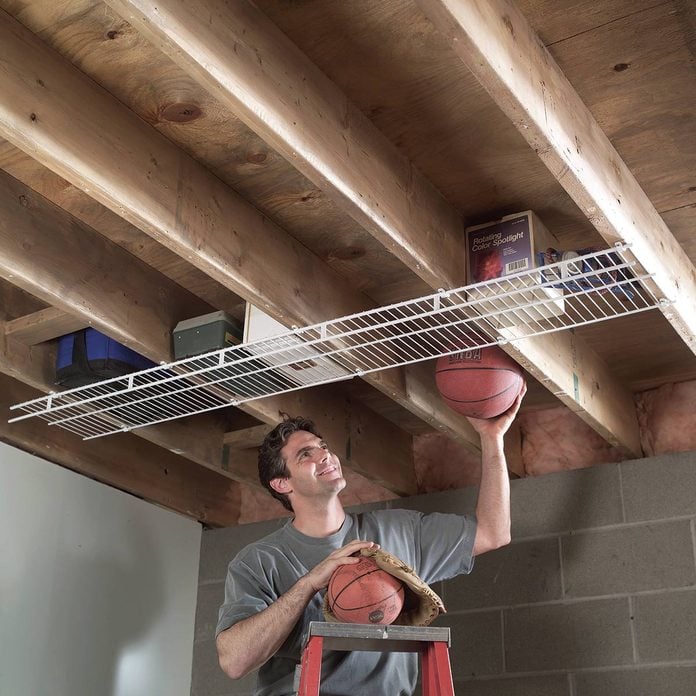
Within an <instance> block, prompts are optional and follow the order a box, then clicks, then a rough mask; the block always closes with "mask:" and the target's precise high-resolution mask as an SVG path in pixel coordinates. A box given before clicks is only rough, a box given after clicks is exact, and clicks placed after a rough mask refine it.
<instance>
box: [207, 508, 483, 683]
mask: <svg viewBox="0 0 696 696" xmlns="http://www.w3.org/2000/svg"><path fill="white" fill-rule="evenodd" d="M475 533H476V519H475V518H474V517H470V516H461V515H450V514H442V513H431V514H428V515H424V514H423V513H420V512H416V511H412V510H375V511H373V512H367V513H362V514H354V513H349V514H347V515H346V519H345V521H344V523H343V525H342V527H341V529H339V530H338V531H337V532H336V533H335V534H332V535H331V536H328V537H321V538H315V537H309V536H306V535H304V534H302V533H301V532H299V531H298V530H297V529H295V527H294V526H293V525H292V522H291V521H289V522H288V523H287V524H286V525H285V526H284V527H282V528H281V529H279V530H277V531H276V532H273V533H272V534H269V535H268V536H266V537H264V538H263V539H260V540H259V541H257V542H254V543H253V544H250V545H249V546H246V547H245V548H244V549H242V550H241V551H240V552H239V553H238V554H237V556H236V557H235V558H234V560H232V562H231V563H230V564H229V567H228V572H227V581H226V583H225V603H224V604H223V605H222V606H221V607H220V615H219V620H218V625H217V631H216V635H217V634H218V633H220V631H224V630H226V629H227V628H229V627H230V626H232V625H233V624H235V623H237V622H238V621H241V620H242V619H245V618H247V617H249V616H253V615H254V614H257V613H258V612H260V611H262V610H263V609H265V608H266V607H268V606H269V605H271V604H272V603H273V602H274V601H275V600H276V599H278V597H280V595H282V594H283V593H285V592H287V591H288V590H289V589H290V588H291V587H292V586H293V585H294V584H295V583H296V582H297V581H298V580H299V579H300V578H301V577H302V576H303V575H306V574H307V573H308V572H309V571H310V570H311V569H312V568H314V566H316V565H317V564H318V563H320V562H321V561H323V560H324V559H325V558H326V557H327V556H328V555H329V554H330V553H331V552H332V551H333V550H335V549H337V548H340V547H342V546H344V545H345V544H347V543H348V542H349V541H352V540H354V539H362V540H364V541H374V542H376V543H378V544H379V545H380V546H381V547H382V548H383V549H384V550H385V551H389V552H390V553H393V554H394V555H395V556H398V557H399V558H400V559H401V560H402V561H404V562H405V563H407V564H408V565H410V566H411V567H412V568H414V569H415V571H416V573H418V575H419V576H420V578H421V579H422V580H423V581H425V582H426V583H428V584H431V583H433V582H437V581H439V580H446V579H448V578H452V577H454V576H455V575H459V574H461V573H469V572H471V569H472V567H473V546H474V537H475ZM322 601H323V593H321V592H318V593H317V594H316V595H315V596H314V597H313V598H312V600H311V601H310V602H309V604H308V605H307V608H306V610H305V612H304V616H303V617H302V619H301V620H300V621H299V622H298V623H297V625H296V626H295V628H294V629H293V630H292V631H291V633H290V635H289V636H288V638H287V640H286V641H285V643H284V644H283V645H282V646H281V647H280V649H279V650H278V652H277V653H276V654H275V655H274V656H273V657H272V658H271V659H270V660H269V661H268V662H266V664H264V665H263V666H262V667H261V668H260V670H259V676H258V682H257V690H256V692H255V693H256V694H257V696H290V695H292V694H293V678H294V673H295V666H296V665H297V664H299V662H300V653H301V648H302V645H301V641H302V637H303V634H304V633H305V632H306V630H307V628H308V626H309V622H310V621H322V620H323V615H322V611H321V606H322ZM417 672H418V656H417V655H416V653H397V652H391V653H389V652H386V653H381V652H363V651H354V652H340V651H326V652H325V653H324V657H323V661H322V678H321V693H322V696H357V695H358V694H360V696H410V695H411V694H412V693H413V690H414V688H415V684H416V679H417Z"/></svg>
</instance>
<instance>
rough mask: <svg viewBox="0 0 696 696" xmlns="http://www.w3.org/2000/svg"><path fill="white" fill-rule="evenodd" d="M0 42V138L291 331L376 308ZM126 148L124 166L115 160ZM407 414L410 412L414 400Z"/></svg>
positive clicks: (155, 137) (109, 108)
mask: <svg viewBox="0 0 696 696" xmlns="http://www.w3.org/2000/svg"><path fill="white" fill-rule="evenodd" d="M0 38H2V42H3V49H4V51H5V55H6V60H7V65H8V69H7V70H4V71H2V72H0V95H2V97H0V135H2V136H4V137H6V138H7V139H8V140H9V141H10V142H12V143H13V144H15V145H16V146H17V147H19V148H21V149H23V150H25V151H26V152H29V153H31V155H32V156H33V157H35V158H36V159H37V160H39V161H41V162H42V163H43V164H45V165H46V166H47V167H49V168H50V169H52V170H53V171H55V172H57V173H58V174H60V175H61V176H62V177H64V178H65V179H67V180H68V181H70V182H72V183H74V184H75V185H76V186H79V187H80V188H81V189H83V190H84V191H86V192H88V193H89V194H90V195H91V196H93V197H94V198H96V199H97V200H99V201H100V202H101V203H103V204H104V205H105V206H107V207H108V208H109V209H111V210H113V211H115V212H117V213H118V214H119V215H122V216H123V217H124V218H126V219H127V220H128V221H129V222H131V223H132V224H134V225H135V226H136V227H139V228H140V229H141V230H143V231H144V232H146V233H147V234H149V235H150V236H152V237H153V238H154V239H156V240H158V241H159V242H161V243H162V244H164V245H165V246H167V247H168V248H170V249H172V250H173V251H175V252H176V253H177V254H179V255H181V256H183V257H185V258H186V259H188V260H189V261H190V262H191V263H193V264H194V265H196V266H197V267H198V268H200V269H201V270H203V271H204V272H206V273H207V274H209V275H210V276H211V277H213V278H214V279H216V280H218V281H219V282H220V283H222V284H223V285H225V286H226V287H228V288H229V289H231V290H232V291H233V292H235V293H237V294H239V295H241V296H242V297H244V298H245V299H246V300H247V301H249V302H251V303H252V304H254V305H256V306H258V307H260V308H261V309H263V310H264V311H265V312H267V313H268V314H270V315H271V316H273V317H274V318H275V319H277V320H278V321H280V322H281V323H283V324H284V325H285V326H290V325H292V324H297V325H302V324H312V323H316V322H319V321H322V320H325V319H331V318H335V317H339V316H343V315H347V314H352V313H354V312H356V311H360V310H363V309H366V308H368V307H369V306H370V305H371V302H370V300H369V298H367V297H366V296H364V295H363V294H361V293H359V292H357V291H355V290H354V289H353V288H352V287H351V286H350V285H349V283H348V282H347V281H346V280H344V279H341V278H339V277H338V276H336V275H335V273H334V272H333V271H332V270H331V269H330V267H329V266H328V265H327V264H325V263H324V262H323V261H321V260H320V259H319V258H318V257H317V256H315V255H314V254H312V253H311V252H309V251H308V250H307V249H306V248H305V247H304V246H303V245H301V244H299V243H298V242H296V241H295V240H294V239H293V238H292V237H290V236H289V235H288V234H286V233H285V232H284V231H283V230H282V229H280V228H279V227H278V226H277V225H275V224H274V223H272V222H271V221H270V220H269V219H268V218H266V217H265V216H264V215H262V214H261V213H259V211H258V210H256V209H255V208H254V207H253V206H251V205H250V204H248V203H247V202H245V201H244V200H243V199H242V198H240V197H239V196H238V195H237V194H236V193H235V192H234V191H232V190H231V189H230V188H229V187H227V186H226V185H225V184H224V183H223V182H222V181H220V179H218V178H217V177H215V176H214V175H213V174H212V173H210V172H209V171H207V170H206V169H205V168H204V167H202V166H201V165H200V164H199V163H198V162H196V161H195V160H194V159H193V158H192V157H190V156H189V155H187V154H186V153H184V152H183V151H181V150H179V149H178V148H176V147H175V146H174V145H173V144H172V143H171V142H170V141H169V140H167V139H166V138H164V137H163V136H162V135H160V134H159V133H157V132H156V131H155V130H154V129H153V128H151V127H150V126H148V125H147V124H146V123H145V122H144V121H142V120H141V119H140V118H138V117H137V116H136V115H135V114H133V113H132V112H130V111H128V110H127V109H126V108H125V107H124V106H123V105H122V104H121V103H120V102H118V101H117V100H116V99H114V98H113V97H111V96H110V95H109V94H108V93H107V92H106V91H104V90H102V89H101V88H100V87H98V86H97V85H96V84H95V83H94V82H93V81H92V80H90V79H89V78H87V77H86V76H85V75H83V74H82V73H80V72H79V71H77V70H76V69H75V68H74V67H73V66H72V65H71V64H70V63H69V62H68V61H66V60H65V59H63V58H62V57H61V56H59V55H57V54H56V53H55V52H54V51H52V50H51V49H50V48H48V47H47V46H45V45H44V44H43V43H41V41H40V40H39V39H37V38H36V37H35V36H34V35H33V34H31V32H29V31H28V30H27V29H25V28H24V27H23V26H22V25H21V24H19V23H18V22H16V21H15V20H13V19H12V18H11V17H10V16H9V15H6V14H4V13H0ZM39 104H40V105H41V107H40V108H39V106H38V105H39ZM32 115H33V117H32ZM107 124H108V127H107ZM124 147H126V149H127V156H126V157H122V158H115V157H114V153H115V152H121V151H122V150H123V148H124ZM389 373H390V374H387V373H383V374H378V375H373V376H367V377H366V379H367V380H368V381H370V382H371V383H372V384H374V385H375V386H376V387H377V388H378V389H381V390H382V391H384V392H385V393H387V394H392V393H394V394H397V395H399V394H401V396H403V390H402V386H401V385H402V383H403V382H404V380H405V377H403V375H402V374H401V371H396V372H395V371H389ZM423 395H424V396H425V392H423ZM430 399H431V400H430V402H429V403H428V408H426V409H423V408H422V407H421V405H420V404H418V405H414V406H413V409H414V413H416V414H422V413H427V414H428V415H429V417H430V418H436V417H437V414H438V413H442V420H443V422H445V423H447V424H448V426H449V427H455V426H456V427H457V430H456V431H455V432H454V433H453V434H455V435H456V436H457V437H459V438H461V439H462V440H463V441H466V442H469V444H470V446H472V447H474V448H475V447H477V446H478V442H477V441H476V440H474V442H471V441H470V438H471V436H472V435H471V433H472V430H471V428H470V426H469V424H468V422H467V421H466V419H465V418H464V417H459V416H456V414H455V415H451V414H450V413H449V412H448V408H447V406H445V405H444V403H443V402H442V400H441V399H440V398H439V397H438V395H437V394H436V393H434V392H433V393H431V395H430ZM400 403H402V404H403V405H405V406H406V407H407V408H410V407H411V402H410V400H409V399H408V395H406V398H405V399H404V400H403V401H400Z"/></svg>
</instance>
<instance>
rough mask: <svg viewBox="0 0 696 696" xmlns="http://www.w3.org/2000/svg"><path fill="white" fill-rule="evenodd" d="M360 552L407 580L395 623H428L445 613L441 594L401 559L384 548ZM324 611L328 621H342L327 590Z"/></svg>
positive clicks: (415, 624) (387, 570) (424, 624)
mask: <svg viewBox="0 0 696 696" xmlns="http://www.w3.org/2000/svg"><path fill="white" fill-rule="evenodd" d="M360 554H361V555H363V556H369V557H371V558H372V559H373V560H374V561H375V563H377V565H378V566H379V567H380V568H381V569H382V570H384V571H386V572H387V573H389V574H390V575H393V576H394V577H395V578H398V579H399V580H401V582H402V583H403V584H404V608H403V609H402V610H401V613H400V614H399V616H398V617H397V618H396V620H395V621H394V624H395V625H400V626H429V625H430V624H431V623H432V622H433V621H435V619H436V618H437V617H438V616H439V615H440V614H444V613H445V605H444V604H443V603H442V600H441V599H440V597H439V596H438V595H437V594H436V593H435V592H433V590H431V589H430V587H428V585H426V584H425V583H424V582H423V581H422V580H421V579H420V578H419V577H418V575H416V572H415V571H414V570H413V568H410V567H409V566H407V565H406V564H405V563H404V562H403V561H402V560H400V559H399V558H397V557H396V556H394V555H392V554H391V553H389V552H388V551H385V550H384V549H361V550H360ZM323 611H324V618H325V619H326V621H332V622H336V623H340V622H339V619H337V618H336V616H334V614H333V613H332V612H331V609H329V598H328V594H327V595H326V596H325V597H324V606H323Z"/></svg>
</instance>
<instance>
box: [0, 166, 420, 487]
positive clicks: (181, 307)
mask: <svg viewBox="0 0 696 696" xmlns="http://www.w3.org/2000/svg"><path fill="white" fill-rule="evenodd" d="M0 210H3V215H2V216H1V217H0V245H1V246H2V250H3V251H2V253H0V275H1V276H2V277H5V278H6V279H8V280H9V281H10V282H12V283H14V284H16V285H18V286H20V287H22V288H23V289H24V290H26V291H27V292H30V293H31V294H32V295H34V296H36V297H39V298H41V299H42V300H44V301H45V302H50V303H52V304H53V305H54V306H55V307H57V308H59V309H60V310H61V311H63V312H66V313H68V314H69V315H71V316H73V317H75V318H76V320H78V321H80V322H83V323H88V324H89V325H92V326H94V327H95V328H97V329H99V330H100V331H102V332H103V333H105V334H107V335H109V336H111V337H112V338H114V339H116V340H118V341H119V342H121V343H124V344H126V345H130V346H131V347H133V348H134V349H135V350H137V351H138V352H140V353H142V354H143V355H146V356H147V357H149V358H150V359H152V360H154V361H155V362H159V361H163V360H169V359H170V358H171V329H172V328H173V326H174V325H175V324H176V323H177V321H178V320H179V319H181V318H185V317H188V316H191V314H194V315H195V314H196V313H198V314H200V313H202V312H203V311H205V310H206V307H205V305H204V303H202V302H201V301H199V300H198V299H197V298H195V297H193V296H191V295H190V293H188V292H187V291H185V290H184V289H183V288H181V287H179V286H178V285H176V284H175V283H173V282H171V281H170V280H168V279H167V278H165V277H164V276H162V275H161V274H158V273H156V272H155V271H153V270H152V269H151V268H150V267H148V266H147V265H146V264H145V263H143V262H142V261H139V260H138V259H136V258H134V257H133V256H132V255H131V254H129V253H128V252H126V251H124V250H123V249H121V248H120V247H119V246H117V245H115V244H113V243H112V242H110V241H109V240H107V239H105V238H104V237H102V236H101V235H99V234H97V233H96V232H95V231H94V230H92V229H90V228H88V227H87V226H85V225H82V224H80V223H78V222H76V221H75V220H74V219H73V218H72V217H71V216H70V215H68V214H67V213H66V212H65V211H64V210H62V209H61V208H58V207H57V206H54V205H53V204H52V203H50V202H49V201H47V200H45V199H44V198H43V197H42V196H40V195H38V194H37V193H35V192H34V191H32V190H30V189H28V188H27V187H26V186H24V185H23V184H21V183H20V182H18V181H16V180H15V179H13V178H12V177H10V176H9V175H7V174H5V173H4V172H0ZM28 252H33V253H28ZM75 259H80V263H81V264H82V268H83V269H84V268H89V269H90V272H89V273H81V274H79V275H77V274H75V272H74V268H73V264H74V262H75ZM15 321H16V320H15ZM6 341H7V346H8V349H10V348H11V349H12V350H13V351H14V352H16V354H17V355H18V356H20V355H21V354H22V352H23V351H22V350H20V349H18V348H17V349H16V348H15V347H16V346H17V345H18V344H17V342H16V340H14V339H12V338H11V337H8V338H7V339H6ZM17 372H18V371H17V370H14V372H13V374H16V373H17ZM51 381H52V379H50V380H48V381H47V383H45V384H43V385H36V384H35V386H43V387H44V389H45V391H50V390H51V389H52V384H51ZM305 408H306V409H307V410H306V411H304V409H305ZM244 410H245V411H246V412H247V413H250V414H251V415H253V416H254V417H256V418H259V419H260V420H262V421H265V422H269V423H276V422H277V421H278V420H279V419H280V417H281V414H282V413H290V414H296V413H300V412H306V413H311V414H312V415H313V417H314V418H315V420H316V421H317V424H318V426H319V427H320V428H321V429H322V430H323V431H325V433H327V434H325V437H326V438H327V440H328V441H329V442H331V443H335V445H333V446H335V447H336V448H337V451H339V452H342V453H345V454H344V455H343V458H344V461H345V462H346V464H347V465H348V466H352V467H353V468H355V469H356V470H358V471H360V472H361V473H363V474H365V475H366V476H368V477H369V478H371V479H373V480H375V481H377V482H379V483H380V485H383V486H385V487H386V488H388V489H390V490H393V491H394V492H396V493H398V494H410V493H414V492H415V491H416V480H415V472H414V470H413V459H412V451H411V437H410V436H409V435H408V434H407V433H405V432H404V431H402V430H401V429H400V428H398V427H397V426H395V425H394V424H392V423H390V422H389V421H387V420H385V419H383V418H381V417H379V416H378V415H377V414H374V413H373V412H371V411H369V414H370V415H369V418H370V421H371V423H372V427H373V428H374V430H375V432H377V433H379V435H380V438H382V439H384V441H386V442H392V443H394V450H393V453H392V457H390V458H385V457H382V456H378V452H377V451H376V450H374V451H373V448H371V447H369V446H368V447H365V446H362V447H361V446H357V445H356V444H355V443H356V440H358V439H359V438H356V435H355V428H356V427H357V426H356V423H359V422H360V421H361V420H363V419H364V418H365V416H364V415H363V414H362V412H363V411H367V409H362V408H361V407H360V405H358V404H353V403H350V402H349V401H348V400H347V399H345V398H343V397H341V396H340V394H336V390H335V389H334V390H309V391H307V392H306V393H304V394H295V393H293V394H286V395H280V396H277V397H271V398H269V399H264V400H262V401H258V402H250V403H248V404H245V405H244ZM137 432H138V434H142V436H143V437H145V438H147V439H149V440H150V441H152V442H155V443H156V444H159V445H161V446H163V447H165V448H167V449H170V450H172V451H175V452H176V453H178V454H182V455H184V456H186V457H188V458H190V459H192V460H193V461H196V462H197V463H199V464H202V465H203V466H206V467H208V468H211V469H213V470H215V471H222V472H223V473H224V475H226V476H229V477H231V478H234V479H235V480H237V481H240V482H242V483H246V484H249V485H253V486H258V485H259V483H258V478H257V475H256V473H255V472H254V471H252V472H251V473H250V469H249V467H247V466H240V468H239V469H237V468H236V467H235V466H234V458H231V459H230V458H228V457H226V456H225V454H224V453H223V435H224V432H225V424H224V422H223V421H221V420H220V419H218V418H217V417H216V416H215V415H208V416H206V415H201V416H197V417H196V418H194V419H192V420H188V419H187V420H185V421H181V422H180V423H162V424H159V425H156V426H150V427H147V428H143V429H139V430H138V431H137Z"/></svg>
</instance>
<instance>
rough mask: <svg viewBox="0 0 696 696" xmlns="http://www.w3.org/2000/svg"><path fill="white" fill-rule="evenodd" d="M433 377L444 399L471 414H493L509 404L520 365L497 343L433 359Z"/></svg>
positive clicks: (518, 380) (517, 384)
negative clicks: (496, 344) (434, 362)
mask: <svg viewBox="0 0 696 696" xmlns="http://www.w3.org/2000/svg"><path fill="white" fill-rule="evenodd" d="M435 381H436V383H437V388H438V391H439V392H440V394H441V395H442V398H443V399H444V401H445V403H446V404H447V405H448V406H449V407H450V408H451V409H453V410H455V411H457V412H458V413H462V414H463V415H465V416H471V417H472V418H494V417H495V416H499V415H500V414H501V413H503V412H505V411H507V410H508V409H509V408H510V406H512V404H513V402H514V401H515V398H516V397H517V395H518V394H519V392H520V389H521V387H522V381H523V380H522V368H521V367H520V366H519V365H518V364H517V363H516V362H515V361H514V360H513V359H512V358H511V357H510V356H509V355H508V354H507V353H505V351H503V350H501V349H500V348H498V346H491V347H490V348H474V349H473V350H464V351H461V352H460V353H454V354H453V355H446V356H444V357H442V358H440V359H439V360H438V361H437V364H436V366H435Z"/></svg>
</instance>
